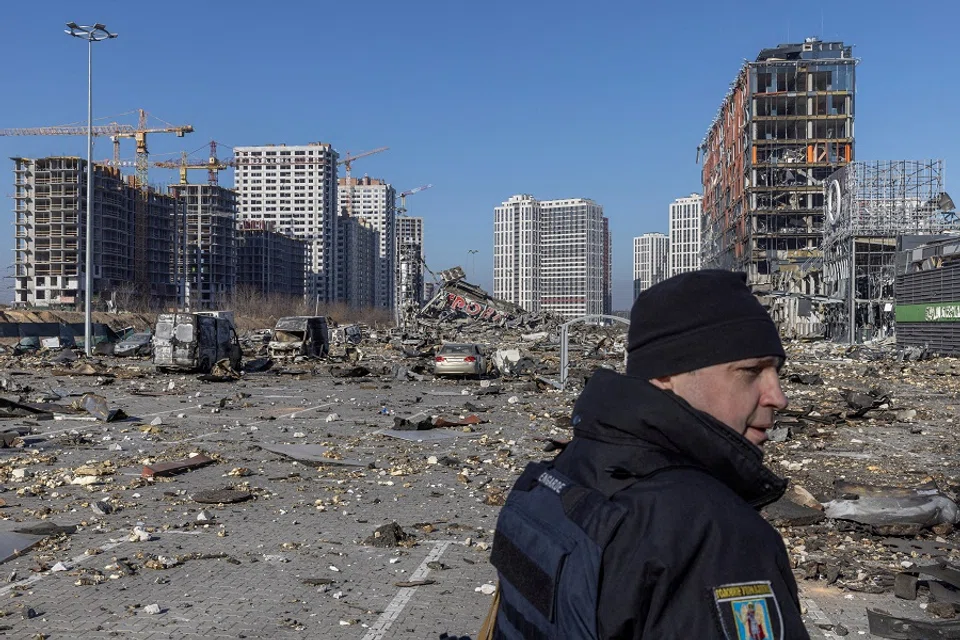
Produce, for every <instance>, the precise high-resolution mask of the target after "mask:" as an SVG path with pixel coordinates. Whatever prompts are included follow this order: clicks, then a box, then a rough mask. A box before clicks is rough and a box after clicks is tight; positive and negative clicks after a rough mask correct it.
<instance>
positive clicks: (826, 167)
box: [698, 38, 857, 294]
mask: <svg viewBox="0 0 960 640" xmlns="http://www.w3.org/2000/svg"><path fill="white" fill-rule="evenodd" d="M856 65H857V60H856V59H854V58H853V54H852V47H849V46H846V45H844V44H843V43H842V42H822V41H820V40H817V39H815V38H808V39H807V40H805V41H804V42H802V43H799V44H784V45H779V46H777V47H775V48H772V49H763V50H762V51H761V52H760V54H759V55H758V56H757V59H756V60H755V61H752V62H747V63H745V64H744V65H743V67H742V68H741V70H740V73H739V74H738V75H737V77H736V79H735V81H734V83H733V85H732V88H731V90H730V92H729V93H728V94H727V96H726V98H725V100H724V101H723V104H722V105H721V107H720V110H719V112H718V113H717V116H716V118H715V119H714V121H713V124H711V126H710V128H709V130H708V131H707V134H706V136H705V137H704V139H703V141H702V142H701V144H700V147H699V149H698V151H699V155H700V156H701V157H702V161H703V170H702V178H703V218H704V222H703V238H702V242H703V244H702V258H703V267H704V268H711V267H712V268H723V269H736V270H740V271H746V272H747V273H748V275H749V278H750V281H751V283H754V284H765V285H767V286H766V288H768V289H777V290H782V291H792V292H799V293H807V294H817V293H820V291H819V289H820V288H821V286H822V285H821V278H820V275H819V273H818V270H817V267H818V264H819V258H820V256H821V248H820V247H821V243H822V237H823V236H822V233H823V220H824V208H823V205H824V195H823V183H824V180H825V179H826V178H827V177H828V176H830V174H832V173H833V172H834V171H836V170H837V169H839V168H840V167H842V166H844V165H846V164H847V163H849V162H851V161H852V160H853V159H854V129H853V122H854V94H855V70H856Z"/></svg>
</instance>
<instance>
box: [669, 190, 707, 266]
mask: <svg viewBox="0 0 960 640" xmlns="http://www.w3.org/2000/svg"><path fill="white" fill-rule="evenodd" d="M702 205H703V196H701V195H700V194H699V193H691V194H690V196H689V197H687V198H677V199H676V200H674V201H673V202H671V203H670V273H669V275H671V276H675V275H677V274H678V273H685V272H687V271H696V270H698V269H699V268H700V224H701V220H702V213H701V211H702Z"/></svg>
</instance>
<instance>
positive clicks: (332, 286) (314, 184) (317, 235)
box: [234, 142, 339, 302]
mask: <svg viewBox="0 0 960 640" xmlns="http://www.w3.org/2000/svg"><path fill="white" fill-rule="evenodd" d="M234 156H235V158H234V161H235V162H236V164H237V167H236V172H235V173H234V185H235V189H236V190H237V193H238V194H239V208H238V212H237V217H238V219H239V220H240V221H241V222H242V221H244V220H263V221H265V222H269V223H273V224H275V225H276V229H277V230H278V231H280V232H282V233H290V234H292V235H293V236H294V237H296V238H300V239H302V240H305V241H306V242H307V250H308V256H307V257H308V262H307V283H306V290H305V291H304V294H305V297H306V298H307V300H309V301H310V302H314V301H317V300H319V301H330V300H333V298H334V297H335V293H336V284H337V279H336V256H335V255H334V253H335V252H336V246H337V213H336V205H337V161H338V158H339V156H338V154H337V152H336V151H335V150H334V149H333V147H332V146H330V145H329V144H327V143H324V142H315V143H310V144H306V145H291V146H287V145H263V146H256V147H236V148H235V149H234Z"/></svg>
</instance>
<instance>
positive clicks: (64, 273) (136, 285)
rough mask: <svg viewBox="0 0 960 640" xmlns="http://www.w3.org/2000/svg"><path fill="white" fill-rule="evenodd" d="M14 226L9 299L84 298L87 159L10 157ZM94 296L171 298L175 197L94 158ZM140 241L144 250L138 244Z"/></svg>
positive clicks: (66, 301) (47, 302)
mask: <svg viewBox="0 0 960 640" xmlns="http://www.w3.org/2000/svg"><path fill="white" fill-rule="evenodd" d="M13 162H14V190H15V192H14V213H15V216H16V218H15V227H16V244H15V257H14V260H15V268H16V284H15V298H14V304H16V305H18V306H37V307H60V308H71V307H78V306H80V305H82V304H83V300H84V299H83V288H84V284H85V277H84V276H85V274H84V272H83V267H84V265H85V264H86V250H85V246H86V240H85V238H86V232H87V220H86V211H87V202H86V193H87V189H86V184H87V183H86V180H87V170H86V160H83V159H81V158H78V157H72V156H57V157H48V158H39V159H31V158H19V157H18V158H13ZM93 187H94V188H93V199H94V200H93V225H92V228H93V296H94V300H97V299H99V300H100V301H101V303H102V304H103V305H104V306H107V302H108V301H113V302H114V303H116V302H117V300H118V298H119V299H123V300H125V301H130V300H131V299H133V298H139V299H141V300H142V301H152V302H153V303H154V304H155V305H159V306H162V305H164V304H165V303H167V302H172V301H173V299H174V296H175V283H174V280H173V277H172V273H171V265H172V262H173V238H174V236H173V234H172V233H171V232H170V229H171V228H172V225H173V224H174V214H175V211H176V202H175V200H174V198H172V197H170V196H166V195H163V194H160V193H157V192H155V191H153V190H150V189H147V190H138V189H137V188H136V187H135V186H133V184H132V183H130V182H128V181H125V180H124V179H123V176H121V174H120V172H119V171H118V170H117V169H114V168H110V167H105V166H101V165H96V164H95V165H94V184H93ZM138 247H143V250H138Z"/></svg>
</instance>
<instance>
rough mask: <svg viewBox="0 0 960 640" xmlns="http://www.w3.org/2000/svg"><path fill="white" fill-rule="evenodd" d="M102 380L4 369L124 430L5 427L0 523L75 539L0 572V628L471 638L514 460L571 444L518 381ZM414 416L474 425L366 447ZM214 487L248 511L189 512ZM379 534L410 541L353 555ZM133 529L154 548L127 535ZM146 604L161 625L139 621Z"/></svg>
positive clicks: (548, 403)
mask: <svg viewBox="0 0 960 640" xmlns="http://www.w3.org/2000/svg"><path fill="white" fill-rule="evenodd" d="M114 371H115V372H116V373H117V374H118V375H117V377H116V378H115V379H114V378H109V377H103V376H101V377H100V378H99V379H98V377H97V376H72V377H51V376H50V375H49V372H48V371H44V370H33V371H21V372H18V371H10V370H8V371H7V372H6V374H5V375H6V377H7V378H8V379H9V380H11V381H13V382H14V383H15V384H16V385H17V386H19V387H28V388H29V390H28V391H25V392H22V393H21V394H20V395H21V396H22V397H23V398H24V399H25V400H30V399H35V398H37V397H39V396H47V398H49V397H50V391H51V390H56V392H57V394H59V395H61V396H63V397H62V399H60V400H57V403H59V404H61V405H68V404H70V403H71V402H72V401H74V400H76V399H77V398H78V397H79V395H80V394H82V393H84V392H87V391H90V392H95V393H98V394H101V395H102V396H104V397H105V398H106V399H107V401H108V404H109V406H110V407H111V408H121V409H123V410H124V411H125V412H126V413H127V414H128V415H129V416H130V417H129V418H128V419H125V420H120V421H116V422H107V423H104V422H99V421H92V420H91V419H90V418H91V417H90V416H89V415H86V414H75V415H64V416H58V418H59V419H55V420H39V421H37V420H27V419H9V420H6V421H4V422H5V426H7V427H8V428H10V427H14V426H30V427H32V428H33V431H34V434H32V435H30V436H27V438H26V439H27V444H28V446H27V447H26V448H25V449H2V450H0V453H2V456H3V457H2V458H0V462H2V465H0V467H2V472H0V477H2V478H3V483H4V487H5V488H6V491H5V492H4V493H3V494H0V497H2V499H3V500H4V501H5V506H4V507H3V508H2V509H0V515H2V516H3V518H4V519H3V521H2V523H0V527H2V528H3V529H4V530H5V531H12V530H14V529H17V528H21V527H23V526H24V525H35V524H38V523H54V524H56V525H61V526H76V527H77V530H76V532H74V533H71V534H60V535H52V536H48V537H46V538H45V539H44V541H43V542H41V543H40V545H39V546H38V547H36V548H34V549H32V550H30V551H28V552H26V553H25V554H23V555H22V556H20V557H18V558H15V559H13V560H10V561H9V562H7V563H6V564H5V565H4V567H3V574H2V575H4V576H7V577H8V581H7V582H5V583H3V585H2V586H0V611H2V613H3V614H4V615H3V617H0V629H2V630H3V631H2V632H3V633H6V634H9V635H11V636H13V637H24V638H27V637H33V636H34V634H43V635H44V636H45V637H50V638H84V639H85V638H114V637H118V636H122V637H130V638H144V639H145V638H188V637H201V636H202V637H205V638H218V637H222V638H244V637H245V638H286V637H296V638H332V639H339V638H344V639H346V638H350V639H357V640H359V639H363V640H377V639H381V638H436V637H439V636H440V635H441V634H442V633H444V632H447V633H450V634H451V635H466V634H470V635H473V634H475V633H476V631H477V629H478V628H479V626H480V623H481V620H482V618H483V617H484V615H485V614H486V610H487V608H488V606H489V602H490V597H489V596H487V595H484V594H482V593H480V592H478V591H477V589H478V588H479V587H480V586H481V585H483V584H485V583H489V582H492V581H493V580H494V578H495V575H494V572H493V571H492V569H491V567H490V565H489V563H488V556H489V545H490V543H491V541H492V540H491V534H492V529H493V527H494V524H495V519H496V516H497V512H498V509H499V507H498V504H499V503H500V501H501V500H502V493H503V492H504V491H505V490H506V489H508V488H509V487H510V485H511V484H512V482H513V479H514V478H515V477H516V474H517V473H518V471H519V470H520V469H522V467H523V466H524V465H525V464H526V462H527V461H528V460H531V459H536V458H540V457H542V456H543V455H544V454H543V453H542V450H543V440H542V439H544V438H550V437H564V438H565V437H568V435H569V433H568V432H567V431H566V430H563V429H559V430H558V428H557V425H556V420H557V418H558V417H562V416H566V415H569V403H570V401H571V400H572V399H573V398H574V396H573V395H572V394H570V393H566V394H562V393H560V392H555V391H553V392H543V391H535V390H534V389H533V388H532V387H531V386H530V384H531V383H521V382H516V383H503V390H502V393H500V394H499V395H495V396H491V395H478V393H481V392H483V391H487V390H488V389H485V388H482V387H481V386H480V384H481V383H479V382H477V381H424V382H408V381H404V382H400V381H396V380H391V379H377V378H356V379H334V378H332V377H330V376H329V374H327V373H326V371H325V370H323V371H322V372H318V373H317V374H316V375H313V374H310V373H304V374H302V375H278V374H275V373H264V374H248V375H246V376H245V377H244V379H243V380H241V381H238V382H224V383H204V382H200V381H198V380H197V379H196V378H195V377H194V376H180V375H169V374H158V373H155V372H151V371H149V370H145V371H143V372H142V373H139V372H137V371H136V369H131V370H129V371H125V370H114ZM111 380H112V384H106V385H101V384H98V381H99V382H104V381H107V382H109V381H111ZM498 384H499V383H498ZM417 411H426V412H428V413H430V414H442V415H444V416H446V417H448V418H451V419H453V418H459V417H462V416H466V415H468V414H475V415H477V416H479V417H481V418H482V419H483V420H485V421H486V423H484V424H478V425H475V426H470V427H447V428H443V429H434V430H431V431H423V432H407V434H413V437H420V438H425V439H426V440H424V441H420V442H417V441H410V440H403V439H397V438H394V437H390V436H388V435H385V434H383V433H380V431H382V430H384V429H389V428H391V427H392V426H393V425H394V418H395V417H397V416H406V415H410V414H412V413H415V412H417ZM428 438H441V439H436V440H432V439H428ZM276 443H279V444H296V445H306V444H311V445H322V446H325V447H328V448H329V452H328V453H327V455H328V456H329V458H328V460H329V464H309V463H300V462H297V461H295V460H292V459H290V458H288V457H285V456H283V455H279V454H276V453H271V452H269V451H266V450H264V449H262V448H261V447H260V445H261V444H276ZM197 453H200V454H204V455H207V456H210V457H211V458H213V459H214V460H215V462H214V464H210V465H207V466H204V467H201V468H197V469H194V470H190V471H186V472H184V473H181V474H179V475H175V476H172V477H169V478H156V479H153V480H146V479H144V478H142V477H141V474H142V470H143V466H144V464H145V463H147V464H152V463H154V462H164V461H173V460H182V459H186V458H187V457H188V456H190V455H191V454H197ZM108 463H109V466H105V465H106V464H108ZM18 469H22V470H23V471H20V472H15V470H18ZM83 474H88V475H87V476H86V477H91V475H90V474H93V475H92V477H95V478H96V480H95V481H93V482H95V483H94V484H89V485H86V486H84V485H81V484H72V482H73V481H74V480H75V479H78V478H82V477H85V476H84V475H83ZM21 475H22V476H23V477H22V478H21V477H19V476H21ZM224 488H230V489H234V490H239V491H241V492H249V493H250V494H252V498H251V499H249V500H247V501H244V502H239V503H236V504H221V505H216V504H215V505H210V504H199V503H197V502H196V501H195V500H194V497H195V496H196V495H197V493H198V492H200V491H203V490H212V489H224ZM98 502H99V503H101V504H100V505H99V507H98V508H99V510H100V511H101V512H103V511H104V509H103V504H102V503H104V502H105V503H107V505H108V507H112V508H113V511H112V512H110V513H106V514H105V515H101V514H99V513H97V512H96V511H95V510H94V507H93V505H94V503H98ZM198 516H201V517H203V518H206V519H205V520H198ZM391 522H396V523H398V524H399V525H400V527H401V528H402V530H403V531H404V532H406V533H409V534H411V535H413V536H415V541H412V542H411V543H409V544H407V545H402V546H396V547H378V546H372V545H370V544H364V543H363V541H364V539H366V538H368V537H369V536H371V535H372V533H373V531H374V530H375V529H376V528H377V527H380V526H381V525H384V524H389V523H391ZM137 527H140V528H141V529H142V530H144V531H145V532H146V533H147V534H149V539H143V540H141V539H136V540H131V537H132V536H131V532H133V531H134V529H135V528H137ZM143 537H146V535H144V536H143ZM58 563H59V564H58ZM152 567H154V568H152ZM410 585H419V586H410ZM807 595H808V596H809V595H810V594H807ZM150 605H157V607H158V608H159V613H150V612H149V610H150V609H151V607H150ZM814 608H815V609H816V607H814ZM817 615H819V616H823V617H822V619H821V618H820V617H817ZM836 615H837V614H836V613H835V612H826V613H825V612H824V611H820V613H819V614H816V615H815V612H814V613H812V614H811V618H810V620H811V628H812V629H814V633H816V634H819V631H818V630H816V629H817V628H816V626H815V624H814V623H815V622H817V621H819V622H821V623H822V624H823V623H824V621H827V622H829V621H830V620H829V618H828V616H834V617H836ZM818 637H823V636H822V635H821V636H818ZM827 637H832V636H827Z"/></svg>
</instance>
